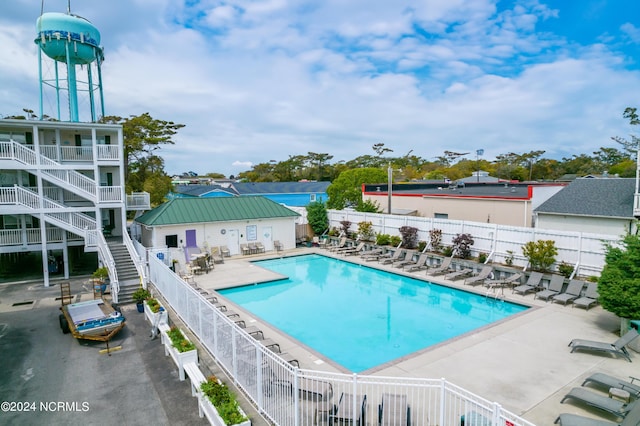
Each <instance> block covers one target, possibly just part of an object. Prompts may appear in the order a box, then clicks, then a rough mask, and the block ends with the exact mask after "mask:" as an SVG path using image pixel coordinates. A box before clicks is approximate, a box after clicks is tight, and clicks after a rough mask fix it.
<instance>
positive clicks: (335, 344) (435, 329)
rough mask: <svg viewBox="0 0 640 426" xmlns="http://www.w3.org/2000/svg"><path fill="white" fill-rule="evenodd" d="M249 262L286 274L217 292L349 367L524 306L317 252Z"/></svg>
mask: <svg viewBox="0 0 640 426" xmlns="http://www.w3.org/2000/svg"><path fill="white" fill-rule="evenodd" d="M254 263H255V264H256V265H259V266H261V267H263V268H266V269H269V270H272V271H275V272H278V273H280V274H282V275H285V276H287V277H289V278H288V279H283V280H278V281H272V282H268V283H264V284H259V285H251V286H242V287H236V288H231V289H225V290H220V291H219V292H220V294H222V295H223V296H225V297H226V298H228V299H229V300H231V301H232V302H234V303H236V304H238V305H240V306H242V307H243V308H244V309H246V310H247V311H249V312H251V313H252V314H254V315H256V316H257V317H259V318H260V319H261V320H263V321H266V322H268V323H270V324H271V325H273V326H274V327H276V328H278V329H280V330H282V331H283V332H285V333H287V334H289V335H290V336H292V337H294V338H295V339H297V340H298V341H300V342H302V343H303V344H305V345H307V346H309V347H311V348H313V349H314V350H315V351H317V352H319V353H320V354H322V355H323V356H325V357H327V358H329V359H331V360H332V361H333V362H335V363H337V364H339V365H341V366H343V367H344V368H346V369H348V370H350V371H352V372H354V373H359V372H362V371H365V370H368V369H370V368H373V367H376V366H378V365H381V364H384V363H386V362H389V361H392V360H395V359H397V358H400V357H403V356H405V355H409V354H411V353H413V352H416V351H418V350H421V349H424V348H426V347H429V346H432V345H435V344H437V343H441V342H443V341H445V340H448V339H451V338H453V337H456V336H459V335H461V334H464V333H467V332H469V331H472V330H475V329H478V328H480V327H483V326H486V325H488V324H491V323H493V322H495V321H499V320H501V319H504V318H506V317H509V316H511V315H515V314H517V313H519V312H522V311H524V310H526V309H528V308H527V307H526V306H523V305H518V304H514V303H509V302H504V301H496V300H494V299H492V298H486V297H485V296H482V295H477V294H474V293H469V292H465V291H461V290H456V289H453V288H450V287H446V286H441V285H437V284H432V283H429V282H425V281H422V280H418V279H414V278H410V277H405V276H402V275H398V274H393V273H390V272H387V271H380V270H377V269H375V268H370V267H367V266H364V265H359V264H355V263H350V262H346V261H342V260H339V259H334V258H331V257H326V256H321V255H317V254H312V255H304V256H293V257H287V258H279V259H273V260H265V261H257V262H254Z"/></svg>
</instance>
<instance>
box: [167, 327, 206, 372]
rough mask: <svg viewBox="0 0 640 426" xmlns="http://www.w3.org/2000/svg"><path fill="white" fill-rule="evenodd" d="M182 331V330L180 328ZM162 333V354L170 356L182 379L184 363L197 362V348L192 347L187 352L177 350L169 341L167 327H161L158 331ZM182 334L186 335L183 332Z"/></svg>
mask: <svg viewBox="0 0 640 426" xmlns="http://www.w3.org/2000/svg"><path fill="white" fill-rule="evenodd" d="M181 331H182V330H181ZM160 333H161V334H162V342H163V343H164V354H165V356H170V357H171V359H172V360H173V362H174V363H175V364H176V366H177V367H178V373H179V376H180V380H184V379H185V376H184V365H185V364H186V363H188V362H193V363H194V364H196V365H197V364H198V350H197V349H193V350H191V351H187V352H178V350H177V349H176V348H174V347H173V344H172V342H171V338H170V337H169V335H168V334H167V329H162V330H161V331H160ZM182 335H183V336H186V335H185V334H184V332H183V333H182Z"/></svg>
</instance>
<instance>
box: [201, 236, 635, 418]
mask: <svg viewBox="0 0 640 426" xmlns="http://www.w3.org/2000/svg"><path fill="white" fill-rule="evenodd" d="M309 253H319V254H323V255H328V256H334V257H336V258H340V259H345V260H349V261H352V262H355V263H362V264H365V265H367V266H370V267H373V268H378V269H383V270H388V271H393V272H396V273H402V272H401V271H400V270H399V269H397V268H393V267H391V266H390V265H380V264H379V263H378V262H375V261H374V262H363V261H362V260H361V259H360V258H359V257H358V256H349V257H344V256H341V255H332V254H331V253H329V252H328V251H326V250H322V249H317V248H302V249H295V250H289V251H286V252H284V253H279V254H278V257H280V256H289V255H296V254H309ZM273 257H275V254H274V253H266V254H263V255H253V256H234V257H232V258H228V259H225V262H224V264H216V265H215V269H214V270H212V271H211V272H209V273H207V274H201V275H197V276H196V277H195V281H196V283H197V285H198V286H199V287H201V288H203V289H206V290H208V291H210V292H213V291H215V290H218V289H222V288H227V287H234V286H238V285H245V284H254V283H260V282H265V281H272V280H275V279H279V278H282V276H281V275H279V274H276V273H274V272H271V271H267V270H265V269H263V268H260V267H258V266H256V265H253V264H251V263H250V262H251V261H252V260H257V259H262V258H273ZM404 275H407V276H411V277H414V278H419V279H424V280H426V281H431V282H434V283H438V284H444V285H448V286H451V287H454V288H460V289H464V290H467V291H475V292H477V293H479V294H483V295H485V294H486V288H485V287H483V286H481V285H478V286H473V287H472V286H465V285H464V284H463V282H464V280H463V279H462V280H459V281H448V280H445V279H444V278H443V277H441V276H440V277H429V276H427V275H426V274H425V271H424V270H422V271H417V272H413V273H404ZM504 297H505V300H508V301H512V302H516V303H521V304H527V305H530V306H532V307H533V308H534V309H529V310H527V311H526V312H524V313H522V314H518V315H516V316H515V317H513V318H510V319H508V320H504V321H501V322H498V323H496V324H494V325H491V326H487V327H485V328H483V329H481V330H480V331H476V332H472V333H468V334H465V335H463V336H460V337H458V338H455V339H452V340H450V341H448V342H447V343H444V344H440V345H436V346H434V347H431V348H429V349H425V350H423V351H420V352H418V353H415V354H412V355H410V356H407V357H404V358H402V359H400V360H396V361H395V362H393V363H389V364H385V365H384V366H382V367H379V368H376V369H374V370H370V371H367V372H365V374H375V375H381V376H393V377H424V378H445V379H447V380H448V381H450V382H451V383H454V384H456V385H458V386H461V387H463V388H465V389H467V390H469V391H471V392H473V393H475V394H477V395H479V396H481V397H483V398H486V399H488V400H491V401H495V402H498V403H500V404H501V405H502V406H503V407H504V408H505V409H507V410H509V411H512V412H513V413H515V414H518V415H520V416H522V417H524V418H525V419H527V420H529V421H530V422H533V423H535V424H536V425H551V424H553V421H554V420H555V419H556V417H557V416H558V414H560V413H575V414H580V415H584V416H589V417H594V418H599V419H603V420H604V419H607V420H610V421H614V420H615V419H614V418H611V417H606V416H605V415H604V414H602V413H601V412H598V411H597V410H593V411H590V410H588V409H587V408H586V407H585V406H584V405H578V404H572V403H570V402H568V403H566V404H560V400H561V399H562V397H563V396H564V395H565V394H566V393H568V392H569V390H570V389H571V388H573V387H576V386H580V385H581V384H582V381H583V379H584V378H585V377H587V376H589V375H590V374H592V373H595V372H604V373H607V374H610V375H612V376H616V377H619V378H623V379H624V378H628V376H635V377H638V376H639V375H640V373H638V371H639V370H638V368H639V367H638V362H640V354H639V353H637V352H635V351H633V350H630V353H631V357H632V359H633V360H634V362H631V363H630V362H628V361H627V360H625V359H624V358H619V357H616V358H614V357H612V356H608V355H606V354H604V355H599V354H594V353H588V352H575V353H570V351H569V348H568V347H567V344H568V343H569V342H570V341H571V340H572V339H574V338H584V339H590V340H598V341H604V342H613V341H615V340H616V339H617V338H618V334H617V332H618V331H619V328H620V320H619V319H618V318H617V317H616V316H615V315H613V314H611V313H610V312H607V311H604V310H603V309H602V307H600V306H596V307H593V308H591V309H589V310H588V311H587V310H585V309H581V308H573V307H572V306H571V304H568V305H567V306H563V305H560V304H556V303H552V302H544V301H540V300H534V296H533V294H528V295H526V296H521V295H518V294H512V292H511V290H510V289H505V291H504ZM227 304H230V305H233V308H232V309H233V310H235V311H236V312H239V313H241V316H242V318H243V319H244V320H245V322H246V323H247V325H259V326H260V328H262V329H263V331H264V333H265V336H266V337H270V338H272V339H274V340H275V341H277V342H278V343H279V344H280V347H281V349H282V351H283V352H288V353H290V354H292V355H295V356H296V357H297V358H298V360H299V361H300V366H301V367H302V368H308V369H316V370H324V371H344V370H341V369H340V368H339V367H338V366H336V365H335V364H333V363H331V362H330V361H328V360H326V359H323V357H322V356H321V355H320V354H318V353H315V352H313V351H311V350H309V348H307V347H305V346H303V345H301V344H300V343H298V342H297V341H295V340H293V339H291V338H290V337H289V336H287V335H286V334H284V333H282V332H280V331H279V330H277V329H273V328H271V327H268V326H267V325H265V324H261V323H260V322H259V321H257V320H256V319H255V318H253V317H252V316H251V315H250V314H249V313H248V312H246V311H244V310H243V309H242V308H240V307H238V306H236V305H234V304H233V303H231V302H228V301H227ZM605 395H606V393H605Z"/></svg>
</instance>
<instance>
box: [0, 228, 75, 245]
mask: <svg viewBox="0 0 640 426" xmlns="http://www.w3.org/2000/svg"><path fill="white" fill-rule="evenodd" d="M45 232H46V236H47V242H48V243H62V242H64V236H65V233H66V237H67V241H81V240H82V237H80V236H78V235H76V234H73V233H71V232H67V231H65V230H64V229H62V228H55V227H47V228H46V231H45ZM40 243H42V238H41V234H40V228H28V229H0V246H22V245H27V244H40Z"/></svg>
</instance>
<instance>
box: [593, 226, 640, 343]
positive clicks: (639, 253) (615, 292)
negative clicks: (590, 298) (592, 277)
mask: <svg viewBox="0 0 640 426" xmlns="http://www.w3.org/2000/svg"><path fill="white" fill-rule="evenodd" d="M598 294H599V295H600V299H599V300H600V304H601V305H602V307H603V308H604V309H606V310H607V311H609V312H611V313H613V314H615V315H617V316H619V317H620V318H621V320H622V321H621V332H624V331H625V330H626V328H628V319H633V318H640V236H639V235H637V234H628V235H626V236H625V237H624V239H623V240H622V247H614V246H612V245H608V246H607V248H606V254H605V266H604V268H603V269H602V273H601V274H600V278H599V279H598Z"/></svg>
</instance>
